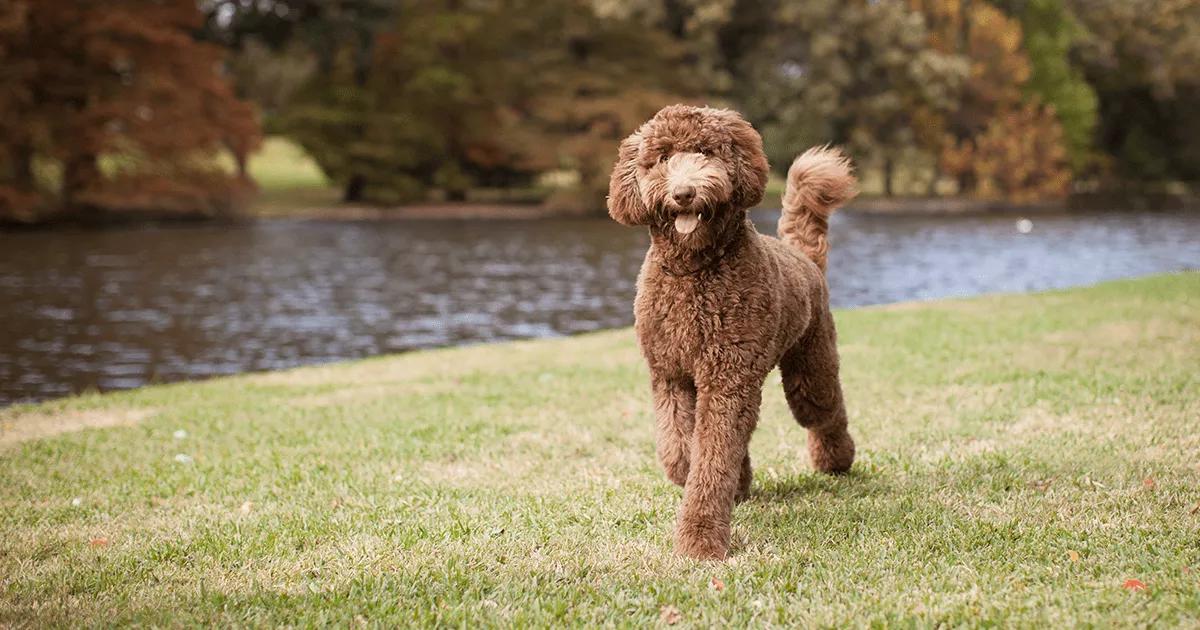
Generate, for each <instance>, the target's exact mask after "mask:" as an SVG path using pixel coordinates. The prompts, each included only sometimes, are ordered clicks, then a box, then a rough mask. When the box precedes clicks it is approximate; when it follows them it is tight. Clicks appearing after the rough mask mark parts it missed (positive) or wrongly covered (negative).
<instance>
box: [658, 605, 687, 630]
mask: <svg viewBox="0 0 1200 630" xmlns="http://www.w3.org/2000/svg"><path fill="white" fill-rule="evenodd" d="M680 619H683V613H681V612H679V609H678V608H676V607H674V606H663V607H662V609H661V610H659V611H658V620H659V621H661V622H663V623H665V624H667V625H668V626H673V625H675V624H677V623H679V620H680Z"/></svg>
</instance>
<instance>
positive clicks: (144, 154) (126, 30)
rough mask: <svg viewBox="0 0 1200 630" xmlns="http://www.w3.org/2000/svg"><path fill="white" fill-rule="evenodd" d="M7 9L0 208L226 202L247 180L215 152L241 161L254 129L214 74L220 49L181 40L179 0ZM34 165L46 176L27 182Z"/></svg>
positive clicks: (72, 0) (206, 206)
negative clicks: (11, 23)
mask: <svg viewBox="0 0 1200 630" xmlns="http://www.w3.org/2000/svg"><path fill="white" fill-rule="evenodd" d="M7 6H8V8H7V9H6V10H5V11H4V13H5V15H6V17H12V16H16V18H15V19H16V20H17V21H18V22H19V26H18V27H17V28H15V29H14V28H3V27H0V29H2V30H0V37H2V38H3V39H2V40H0V50H2V51H3V53H2V54H3V55H4V61H5V62H6V63H5V64H4V65H5V67H6V68H8V69H9V70H6V73H9V72H11V76H6V79H11V80H12V82H11V83H9V82H6V90H5V91H4V96H2V97H0V108H2V109H3V113H4V116H3V118H4V122H3V123H0V124H3V125H4V129H3V131H4V133H3V138H0V143H2V144H3V147H4V151H3V152H2V153H3V154H4V155H5V156H6V158H5V163H6V165H5V168H4V171H3V175H4V179H3V180H2V181H0V189H4V190H5V191H7V192H5V193H2V194H0V197H3V198H4V199H7V200H9V203H7V204H6V205H5V207H4V208H3V209H2V210H0V214H4V215H5V216H7V217H9V218H23V219H29V218H32V217H33V216H34V215H35V214H36V212H38V211H45V210H48V209H51V208H54V207H65V208H67V209H70V210H75V211H83V210H88V209H103V210H130V209H154V210H165V211H175V212H199V213H203V214H208V215H211V214H216V213H220V212H224V211H228V210H231V209H232V207H233V204H234V202H235V198H236V196H237V194H238V192H239V191H240V190H244V189H245V187H246V185H247V184H246V182H245V180H244V179H239V178H236V177H233V178H231V177H229V176H228V175H226V174H225V173H223V172H222V171H221V170H220V169H219V167H218V166H217V163H216V160H215V156H216V154H218V153H220V152H222V151H230V152H232V153H233V154H234V155H235V158H236V159H237V161H238V163H239V164H242V165H244V162H245V156H246V155H247V154H248V153H249V151H251V150H252V149H253V148H254V147H255V146H256V144H257V142H258V125H257V120H256V116H255V114H254V111H253V109H252V108H251V107H250V106H249V105H248V104H247V103H244V102H242V101H239V100H238V99H236V98H235V97H234V95H233V92H232V90H231V89H230V88H229V85H228V84H227V82H226V81H225V77H224V76H222V74H221V72H220V70H219V67H220V61H221V59H222V55H223V51H222V50H221V49H220V48H219V47H217V46H215V45H211V44H204V43H200V42H197V41H196V40H195V39H194V37H193V36H192V32H193V31H194V30H195V29H196V28H197V27H198V26H199V25H200V22H201V15H200V13H199V12H198V11H197V10H196V7H195V5H194V4H193V3H192V2H191V0H169V1H168V0H161V1H154V0H119V1H116V2H109V3H105V4H104V5H103V6H97V5H96V4H95V3H92V2H89V1H87V0H37V1H36V2H35V1H32V0H23V1H16V2H13V3H9V4H8V5H7ZM10 64H11V65H10ZM38 163H42V164H45V165H47V166H46V170H47V171H48V172H51V173H57V174H58V175H57V177H47V178H44V179H45V180H47V181H40V182H39V181H36V178H31V177H30V175H31V174H32V173H33V171H34V167H35V166H36V165H37V164H38ZM14 199H15V200H21V203H22V205H21V206H19V207H18V206H16V205H13V204H12V203H11V201H12V200H14Z"/></svg>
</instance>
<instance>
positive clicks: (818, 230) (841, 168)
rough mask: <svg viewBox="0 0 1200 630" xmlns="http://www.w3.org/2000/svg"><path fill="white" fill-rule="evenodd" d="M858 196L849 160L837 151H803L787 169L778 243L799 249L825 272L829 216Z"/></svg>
mask: <svg viewBox="0 0 1200 630" xmlns="http://www.w3.org/2000/svg"><path fill="white" fill-rule="evenodd" d="M857 194H858V181H857V180H856V179H855V178H854V173H853V167H852V166H851V164H850V159H849V158H847V157H846V156H845V154H843V153H842V152H841V151H840V150H839V149H836V148H832V147H829V146H823V147H813V148H811V149H809V150H807V151H805V152H804V154H803V155H801V156H800V157H798V158H796V160H795V161H794V162H792V167H791V168H789V169H788V174H787V188H786V189H785V190H784V191H783V214H782V215H781V216H780V217H779V238H780V240H782V241H783V242H785V243H790V244H792V245H795V246H796V247H799V248H800V250H801V251H803V252H804V253H805V254H806V255H807V256H808V257H809V258H810V259H812V261H813V262H815V263H817V266H818V267H820V268H821V271H825V258H826V256H827V255H828V254H829V242H828V241H827V240H826V234H827V233H828V231H829V215H831V214H833V211H834V210H836V209H838V208H839V207H841V206H842V204H845V203H846V202H847V201H850V200H851V199H853V198H854V196H855V195H857Z"/></svg>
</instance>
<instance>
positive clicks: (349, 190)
mask: <svg viewBox="0 0 1200 630" xmlns="http://www.w3.org/2000/svg"><path fill="white" fill-rule="evenodd" d="M366 189H367V180H366V179H365V178H363V176H362V175H351V176H350V181H348V182H346V190H345V191H343V192H342V201H345V202H347V203H353V202H356V201H362V199H363V193H365V192H366Z"/></svg>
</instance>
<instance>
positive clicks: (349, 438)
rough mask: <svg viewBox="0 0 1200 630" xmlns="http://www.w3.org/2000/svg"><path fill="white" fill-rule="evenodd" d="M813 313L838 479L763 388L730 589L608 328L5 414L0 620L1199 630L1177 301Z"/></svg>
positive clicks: (1179, 280) (1134, 293) (1035, 302)
mask: <svg viewBox="0 0 1200 630" xmlns="http://www.w3.org/2000/svg"><path fill="white" fill-rule="evenodd" d="M837 318H838V325H839V328H840V334H841V349H842V357H843V373H844V382H845V390H846V396H847V399H848V403H849V407H850V413H851V424H852V430H853V432H854V434H855V436H856V437H857V439H858V443H859V460H858V462H857V463H856V464H855V468H854V470H853V472H852V473H851V474H849V475H847V476H843V477H827V476H822V475H818V474H815V473H813V472H811V470H810V469H809V467H808V463H807V461H806V456H805V447H804V432H803V431H802V430H801V429H800V428H798V427H797V426H796V425H795V423H794V422H793V421H792V420H791V418H790V417H789V416H788V414H787V411H786V406H785V403H784V401H783V398H782V396H781V394H780V392H779V387H778V384H777V382H776V376H775V375H772V377H771V378H770V379H769V380H768V383H767V385H766V391H765V395H764V403H763V414H762V420H761V422H760V425H759V429H758V432H757V433H756V435H755V439H754V442H753V444H752V446H751V450H752V454H753V457H754V458H755V465H756V472H755V490H754V494H753V496H752V498H751V499H750V500H749V501H748V502H747V503H744V504H742V505H741V506H739V507H738V508H737V510H736V512H735V515H734V519H735V533H734V538H735V542H734V549H733V554H732V558H731V559H730V560H728V561H726V562H724V563H703V562H694V561H690V560H685V559H681V558H678V557H676V556H675V555H673V553H672V551H671V539H670V531H671V526H672V522H673V519H674V516H675V508H676V505H677V503H678V501H679V497H680V492H679V490H678V489H677V488H675V487H674V486H672V485H671V484H670V483H668V482H667V481H666V480H665V479H664V477H663V476H662V474H660V472H659V470H658V467H657V465H656V464H655V462H654V447H653V444H652V440H653V438H652V424H653V422H652V415H651V406H650V402H649V399H648V393H647V384H646V371H645V368H644V367H643V365H642V362H641V361H640V359H639V356H638V353H637V350H636V347H635V344H634V340H633V334H632V332H631V331H629V330H618V331H612V332H604V333H599V334H592V335H585V336H581V337H575V338H569V339H559V340H548V341H527V342H518V343H509V344H502V345H486V346H476V347H469V348H459V349H448V350H438V351H431V352H420V353H414V354H407V355H400V356H391V357H383V358H378V359H372V360H367V361H360V362H355V363H349V364H341V365H329V366H321V367H313V368H306V369H300V370H294V371H288V372H280V373H270V374H257V375H247V376H242V377H236V378H227V379H219V380H213V381H208V382H204V383H193V384H179V385H170V386H162V387H151V388H146V389H142V390H137V391H133V392H126V393H119V394H115V395H104V396H86V397H80V398H74V399H69V400H64V401H57V402H52V403H49V404H45V405H41V406H35V407H21V408H16V409H10V410H8V411H6V412H2V413H0V425H3V427H4V432H3V433H0V626H6V625H15V626H23V625H30V626H43V625H71V626H76V625H82V626H109V625H114V624H127V623H138V624H147V625H190V624H198V623H204V624H218V625H232V624H237V625H242V624H248V625H271V626H274V625H292V626H317V625H321V626H324V625H338V626H344V625H349V624H352V623H367V624H372V625H381V626H395V625H428V624H435V623H437V624H444V625H453V626H466V627H472V626H476V625H506V626H509V625H516V626H526V625H535V626H551V625H554V626H557V625H564V624H567V625H588V626H591V625H622V626H646V625H651V624H660V623H662V622H661V621H660V614H661V611H662V610H663V608H664V607H668V606H669V607H674V608H675V609H677V610H678V611H679V614H680V621H679V623H680V625H684V626H690V625H696V626H703V627H712V626H730V627H739V626H744V625H753V626H770V625H778V626H796V625H800V626H814V625H819V626H847V625H876V626H883V625H899V626H913V625H916V626H941V625H948V626H980V625H992V626H995V625H1003V626H1025V627H1063V626H1069V625H1098V626H1155V627H1169V626H1192V627H1194V626H1195V625H1196V624H1197V623H1200V510H1198V505H1200V503H1198V502H1200V430H1197V429H1198V424H1197V422H1198V418H1200V369H1198V368H1200V274H1196V273H1191V274H1178V275H1169V276H1158V277H1153V278H1147V279H1141V280H1133V281H1123V282H1114V283H1109V284H1104V285H1100V286H1097V287H1093V288H1087V289H1079V290H1071V291H1062V292H1053V293H1046V294H1040V295H1029V296H996V297H984V298H980V299H974V300H965V301H947V302H933V303H923V304H909V305H897V306H890V307H880V308H869V309H862V310H853V311H842V312H839V313H838V314H837ZM72 429H80V430H72ZM179 430H183V431H186V432H187V435H186V437H184V438H182V439H177V438H176V437H174V433H175V432H176V431H179ZM177 455H185V456H186V457H180V458H179V459H181V460H183V461H182V462H181V461H177V460H176V457H177ZM75 499H78V501H77V503H78V505H73V502H74V500H75ZM1073 558H1075V559H1073ZM713 578H716V579H718V580H720V581H721V582H723V584H724V588H723V590H716V589H714V588H711V587H710V581H711V580H712V579H713ZM1129 579H1138V580H1141V581H1142V582H1144V583H1145V584H1146V585H1147V586H1148V589H1147V590H1144V591H1132V590H1128V589H1125V588H1123V587H1122V585H1123V584H1124V583H1125V581H1126V580H1129Z"/></svg>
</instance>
